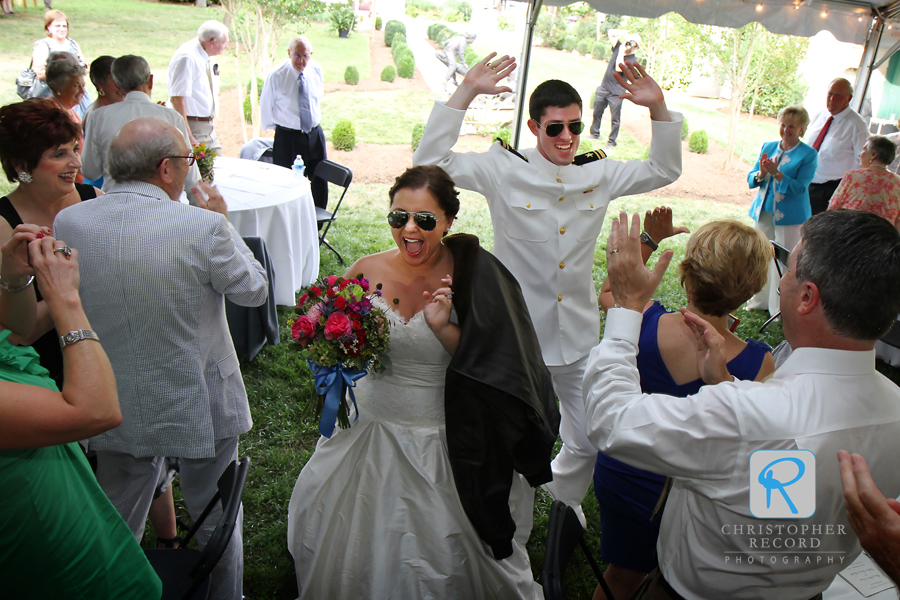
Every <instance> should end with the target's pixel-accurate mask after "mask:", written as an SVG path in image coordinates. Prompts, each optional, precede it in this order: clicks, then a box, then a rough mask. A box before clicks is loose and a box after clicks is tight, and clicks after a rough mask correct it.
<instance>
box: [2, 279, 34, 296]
mask: <svg viewBox="0 0 900 600" xmlns="http://www.w3.org/2000/svg"><path fill="white" fill-rule="evenodd" d="M32 283H34V275H32V276H31V277H29V278H28V281H26V282H25V285H23V286H22V287H17V288H14V287H9V286H8V285H6V284H5V283H3V282H2V281H0V288H3V289H4V290H6V291H7V292H9V293H10V294H15V293H18V292H21V291H22V290H24V289H25V288H27V287H28V286H29V285H31V284H32Z"/></svg>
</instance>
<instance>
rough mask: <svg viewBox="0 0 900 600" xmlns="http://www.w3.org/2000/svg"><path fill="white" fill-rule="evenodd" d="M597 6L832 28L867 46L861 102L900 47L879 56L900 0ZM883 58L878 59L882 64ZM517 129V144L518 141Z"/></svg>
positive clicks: (617, 0) (782, 29) (786, 27)
mask: <svg viewBox="0 0 900 600" xmlns="http://www.w3.org/2000/svg"><path fill="white" fill-rule="evenodd" d="M523 1H529V5H530V6H529V17H528V31H527V33H526V36H525V41H524V45H523V51H522V76H521V77H520V78H519V82H518V84H519V89H518V92H519V93H518V106H517V113H516V117H517V118H516V120H515V122H516V124H517V125H518V124H519V123H520V119H519V117H520V115H522V114H523V109H524V106H525V105H524V102H525V98H524V92H525V85H526V80H527V78H528V64H529V62H530V58H531V43H532V38H533V34H534V26H535V24H536V23H537V17H538V13H539V12H540V9H541V7H542V5H543V4H544V2H543V0H523ZM572 1H574V0H547V2H546V4H548V5H551V6H565V5H567V4H571V3H572ZM587 2H588V4H590V5H591V6H592V7H593V8H594V9H595V10H597V11H599V12H602V13H606V14H613V15H622V16H629V17H644V18H651V19H652V18H656V17H659V16H662V15H664V14H667V13H671V12H675V13H678V14H680V15H681V16H682V17H684V18H685V19H686V20H688V21H690V22H691V23H696V24H699V25H716V26H719V27H731V28H736V29H738V28H741V27H743V26H744V25H747V24H748V23H752V22H754V21H755V22H758V23H760V24H762V25H763V26H764V27H765V28H766V29H768V30H769V31H771V32H772V33H780V34H788V35H798V36H803V37H812V36H814V35H816V34H817V33H819V32H820V31H829V32H831V34H832V35H834V37H835V38H836V39H838V40H840V41H842V42H849V43H854V44H860V45H864V46H865V51H864V52H863V56H862V60H861V62H860V68H859V71H858V73H857V80H856V94H855V95H854V98H855V100H856V101H857V102H858V103H859V104H858V105H857V107H856V108H857V109H858V108H859V105H861V103H862V101H863V98H864V97H865V91H866V87H867V85H868V82H869V79H870V76H871V71H872V69H874V68H877V67H878V65H880V64H881V63H882V62H884V61H885V60H887V59H888V58H890V56H891V55H892V54H894V52H896V51H897V50H898V49H900V43H898V44H896V45H894V46H893V47H891V48H890V49H888V50H886V51H885V52H882V56H880V57H876V54H877V52H878V50H879V46H880V44H881V37H882V33H883V31H884V27H885V26H886V24H887V22H889V21H890V20H892V19H894V18H895V17H897V16H898V14H900V0H895V1H894V2H892V3H890V4H882V3H881V2H877V1H876V2H865V1H861V0H587ZM876 58H877V62H876ZM518 140H519V131H518V127H516V131H515V137H514V145H518Z"/></svg>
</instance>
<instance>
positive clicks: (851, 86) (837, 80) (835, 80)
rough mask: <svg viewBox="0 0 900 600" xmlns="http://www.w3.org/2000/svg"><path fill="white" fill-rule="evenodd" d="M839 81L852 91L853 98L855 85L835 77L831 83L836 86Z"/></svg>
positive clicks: (847, 80)
mask: <svg viewBox="0 0 900 600" xmlns="http://www.w3.org/2000/svg"><path fill="white" fill-rule="evenodd" d="M839 81H840V82H841V83H843V84H844V85H846V86H847V89H848V90H850V95H851V96H852V95H853V84H852V83H850V80H849V79H845V78H843V77H835V78H834V79H832V80H831V83H832V84H835V83H837V82H839ZM828 87H831V85H829V86H828Z"/></svg>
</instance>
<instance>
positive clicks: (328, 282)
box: [325, 275, 340, 287]
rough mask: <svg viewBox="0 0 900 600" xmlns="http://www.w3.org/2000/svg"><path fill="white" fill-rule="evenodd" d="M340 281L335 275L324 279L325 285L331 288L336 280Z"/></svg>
mask: <svg viewBox="0 0 900 600" xmlns="http://www.w3.org/2000/svg"><path fill="white" fill-rule="evenodd" d="M338 279H340V277H338V276H337V275H329V276H328V277H326V278H325V283H327V284H328V287H333V286H334V284H335V283H337V280H338Z"/></svg>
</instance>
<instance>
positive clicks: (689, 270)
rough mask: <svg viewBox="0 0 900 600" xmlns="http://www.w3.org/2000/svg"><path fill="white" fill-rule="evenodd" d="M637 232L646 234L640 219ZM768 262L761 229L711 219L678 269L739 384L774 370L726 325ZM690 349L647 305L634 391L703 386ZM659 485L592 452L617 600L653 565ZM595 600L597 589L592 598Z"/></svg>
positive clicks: (678, 323) (606, 298)
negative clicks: (718, 339)
mask: <svg viewBox="0 0 900 600" xmlns="http://www.w3.org/2000/svg"><path fill="white" fill-rule="evenodd" d="M654 214H658V215H659V216H658V218H659V219H662V220H665V219H668V220H669V222H671V215H672V213H671V210H668V209H662V210H660V209H657V212H655V213H654ZM644 229H645V230H651V229H650V227H648V224H647V222H646V220H645V225H644ZM642 249H643V245H642ZM647 254H648V255H649V253H647ZM771 256H772V245H771V244H770V243H769V241H768V240H767V239H766V238H765V236H764V235H763V234H762V233H761V232H760V231H758V230H756V229H754V228H752V227H749V226H747V225H744V224H742V223H739V222H737V221H714V222H712V223H707V224H706V225H704V226H703V227H701V228H700V229H698V230H697V232H696V233H694V235H692V236H691V239H690V240H689V241H688V244H687V248H686V249H685V256H684V260H682V261H681V264H680V265H679V269H680V271H681V284H682V286H684V290H685V293H686V294H687V299H688V303H687V309H688V310H689V311H691V312H692V313H694V314H696V315H699V316H700V318H702V319H704V320H705V321H707V322H708V323H710V325H712V326H713V327H714V328H715V330H716V331H717V332H718V333H719V335H721V336H722V338H723V340H724V352H725V359H726V360H727V361H728V364H727V367H728V372H729V373H731V374H732V375H734V376H735V377H737V378H738V379H741V380H756V381H762V380H763V379H764V378H765V377H767V376H769V375H770V374H771V373H772V372H773V371H774V370H775V364H774V363H773V362H772V354H771V348H769V346H768V345H767V344H764V343H763V342H758V341H756V340H753V339H747V340H746V341H743V340H741V339H740V338H738V337H737V336H736V335H734V334H733V333H731V332H730V331H729V327H728V313H730V312H732V311H734V310H736V309H737V308H738V307H739V306H741V305H742V304H743V303H744V302H746V301H747V300H748V299H749V298H750V296H752V295H753V294H755V293H756V292H758V291H759V290H760V289H761V288H762V286H763V285H764V284H765V282H766V277H767V275H768V269H769V259H770V258H771ZM645 260H646V258H645ZM603 288H604V289H603V293H602V294H601V295H600V305H601V307H602V308H603V309H604V310H608V309H610V308H612V307H614V306H615V301H614V300H613V297H612V292H610V291H609V282H608V281H606V282H604V286H603ZM696 349H697V342H696V340H695V339H694V335H693V333H692V332H691V330H690V328H689V327H688V326H687V325H686V324H685V322H684V317H682V315H681V313H679V312H668V311H667V310H666V309H665V308H663V306H662V304H660V303H659V302H658V301H656V302H652V303H649V304H647V306H646V307H644V317H643V319H642V321H641V334H640V338H639V341H638V356H637V366H638V371H639V372H640V380H641V391H642V392H644V393H645V394H654V393H660V394H670V395H672V396H678V397H682V398H683V397H685V396H689V395H691V394H695V393H697V392H698V391H699V390H700V388H701V387H702V386H703V385H704V383H703V380H702V379H701V373H700V371H699V369H698V365H697V357H696ZM665 482H666V477H665V476H664V475H656V474H655V473H651V472H649V471H644V470H642V469H637V468H635V467H631V466H629V465H627V464H625V463H623V462H620V461H618V460H616V459H615V458H612V457H610V456H607V455H606V454H604V453H602V452H600V453H598V454H597V465H596V467H595V468H594V494H595V495H596V496H597V502H598V503H599V504H600V519H601V523H602V530H603V535H602V536H601V537H600V552H601V554H602V555H603V560H604V561H606V562H608V563H609V568H608V569H607V570H606V573H605V574H604V579H605V580H606V582H607V583H608V584H609V588H610V591H611V592H612V593H613V595H614V596H615V597H616V598H630V597H631V595H632V594H633V593H634V591H635V590H636V589H637V587H638V586H639V585H640V584H641V581H642V580H643V579H644V575H645V574H647V573H649V572H650V571H652V570H653V569H655V568H656V566H657V565H656V541H657V538H658V537H659V524H660V517H659V515H658V514H657V513H658V512H659V511H660V510H661V508H662V499H661V495H662V492H663V487H664V485H665ZM657 505H659V509H657ZM602 598H605V596H604V594H603V592H602V590H601V588H600V587H599V586H598V587H597V590H596V592H595V593H594V600H600V599H602Z"/></svg>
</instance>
